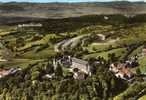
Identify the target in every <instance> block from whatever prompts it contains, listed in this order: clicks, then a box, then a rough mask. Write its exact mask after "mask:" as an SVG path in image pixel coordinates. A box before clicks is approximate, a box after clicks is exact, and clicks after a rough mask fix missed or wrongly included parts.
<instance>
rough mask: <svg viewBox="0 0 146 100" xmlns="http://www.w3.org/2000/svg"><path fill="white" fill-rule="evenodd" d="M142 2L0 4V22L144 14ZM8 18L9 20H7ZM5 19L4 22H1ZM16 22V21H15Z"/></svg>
mask: <svg viewBox="0 0 146 100" xmlns="http://www.w3.org/2000/svg"><path fill="white" fill-rule="evenodd" d="M145 13H146V3H144V2H126V1H121V2H120V1H119V2H94V3H93V2H92V3H86V2H84V3H26V2H23V3H17V2H9V3H0V22H1V21H7V20H9V21H11V20H12V17H13V18H18V17H21V18H18V19H23V18H26V17H27V18H26V19H35V18H66V17H76V16H83V15H100V14H105V15H106V14H126V15H133V14H145ZM9 17H10V19H9ZM3 18H5V20H3ZM15 20H16V19H15Z"/></svg>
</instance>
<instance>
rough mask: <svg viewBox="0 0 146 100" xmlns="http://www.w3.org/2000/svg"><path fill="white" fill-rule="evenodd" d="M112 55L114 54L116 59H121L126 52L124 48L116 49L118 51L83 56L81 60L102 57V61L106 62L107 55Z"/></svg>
mask: <svg viewBox="0 0 146 100" xmlns="http://www.w3.org/2000/svg"><path fill="white" fill-rule="evenodd" d="M112 53H115V55H116V57H120V58H123V57H124V56H125V55H126V54H127V50H126V49H125V48H118V49H113V50H110V51H107V52H100V53H93V54H89V55H85V56H83V58H84V59H89V58H98V57H103V58H104V59H106V60H108V55H109V54H112Z"/></svg>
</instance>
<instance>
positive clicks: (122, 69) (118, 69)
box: [109, 63, 134, 80]
mask: <svg viewBox="0 0 146 100" xmlns="http://www.w3.org/2000/svg"><path fill="white" fill-rule="evenodd" d="M109 70H110V71H111V72H113V73H114V74H115V76H116V77H117V78H121V79H124V80H129V79H130V78H132V77H133V75H134V74H133V73H132V72H131V71H130V69H129V68H128V66H127V64H125V63H114V64H111V65H110V68H109Z"/></svg>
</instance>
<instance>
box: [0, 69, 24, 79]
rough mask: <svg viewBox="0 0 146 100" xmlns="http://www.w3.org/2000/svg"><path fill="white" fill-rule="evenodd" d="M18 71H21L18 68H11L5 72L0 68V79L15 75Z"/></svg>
mask: <svg viewBox="0 0 146 100" xmlns="http://www.w3.org/2000/svg"><path fill="white" fill-rule="evenodd" d="M18 70H21V69H20V68H18V69H15V68H11V69H9V70H6V69H1V68H0V78H2V77H5V76H7V75H11V74H14V73H16V72H17V71H18Z"/></svg>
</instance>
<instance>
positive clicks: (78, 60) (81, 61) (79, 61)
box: [72, 57, 88, 65]
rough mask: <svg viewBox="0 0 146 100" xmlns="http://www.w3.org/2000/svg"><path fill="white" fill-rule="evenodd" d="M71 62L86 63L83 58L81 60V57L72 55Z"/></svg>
mask: <svg viewBox="0 0 146 100" xmlns="http://www.w3.org/2000/svg"><path fill="white" fill-rule="evenodd" d="M72 62H75V63H79V64H83V65H87V64H88V62H87V61H84V60H81V59H78V58H74V57H73V58H72Z"/></svg>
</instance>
